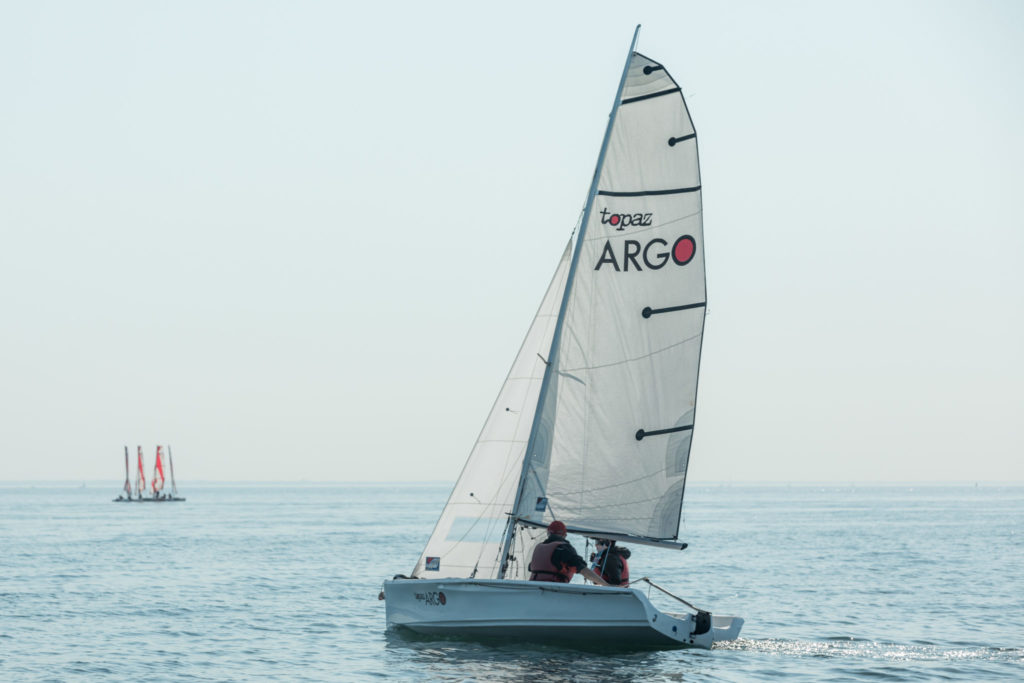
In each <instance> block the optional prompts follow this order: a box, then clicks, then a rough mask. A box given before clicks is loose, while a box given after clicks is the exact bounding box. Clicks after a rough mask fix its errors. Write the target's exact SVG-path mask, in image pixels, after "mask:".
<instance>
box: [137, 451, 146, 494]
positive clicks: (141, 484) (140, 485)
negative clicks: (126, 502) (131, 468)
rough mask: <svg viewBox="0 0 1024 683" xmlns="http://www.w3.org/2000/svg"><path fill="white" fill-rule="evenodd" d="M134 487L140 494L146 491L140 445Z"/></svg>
mask: <svg viewBox="0 0 1024 683" xmlns="http://www.w3.org/2000/svg"><path fill="white" fill-rule="evenodd" d="M135 489H136V493H138V494H139V495H140V496H141V495H142V494H143V493H145V492H146V470H145V467H144V466H143V464H142V446H139V469H138V474H137V475H136V477H135Z"/></svg>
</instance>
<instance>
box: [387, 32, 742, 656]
mask: <svg viewBox="0 0 1024 683" xmlns="http://www.w3.org/2000/svg"><path fill="white" fill-rule="evenodd" d="M639 31H640V27H639V26H637V28H636V31H635V32H634V34H633V42H632V44H631V45H630V49H629V52H628V54H627V58H626V64H625V67H624V68H623V72H622V76H621V78H620V80H619V85H618V89H617V91H616V95H615V100H614V104H613V107H612V110H611V114H610V116H609V121H608V127H607V130H606V131H605V135H604V139H603V142H602V144H601V150H600V153H599V155H598V161H597V168H596V170H595V172H594V176H593V180H592V183H591V187H590V190H589V192H588V194H587V197H586V203H585V205H584V209H583V212H582V214H581V218H580V222H579V223H578V225H577V231H578V235H577V236H576V240H575V243H573V241H572V237H570V241H569V244H568V245H567V246H566V248H565V251H564V252H563V254H562V258H561V259H560V261H559V263H558V266H557V268H556V269H555V274H554V276H553V277H552V279H551V282H550V284H549V286H548V289H547V292H546V293H545V295H544V298H543V300H542V302H541V305H540V308H539V310H538V311H537V314H536V316H535V317H534V320H533V323H532V324H531V326H530V328H529V331H528V332H527V334H526V339H525V341H524V342H523V345H522V347H521V348H520V350H519V353H518V355H517V356H516V359H515V361H514V362H513V364H512V368H511V370H510V371H509V374H508V377H507V378H506V380H505V383H504V385H503V386H502V388H501V391H500V392H499V393H498V398H497V400H496V401H495V403H494V406H493V407H492V409H491V412H490V414H489V415H488V417H487V421H486V422H485V424H484V427H483V429H482V431H481V433H480V436H479V437H478V439H477V441H476V444H475V445H474V447H473V450H472V452H471V453H470V456H469V459H468V461H467V462H466V465H465V467H464V469H463V471H462V473H461V475H460V476H459V479H458V481H457V482H456V484H455V488H454V489H453V490H452V493H451V495H450V497H449V499H448V502H447V504H446V505H445V507H444V510H443V511H442V513H441V517H440V519H439V520H438V522H437V525H436V526H435V528H434V531H433V533H432V534H431V536H430V539H429V540H428V541H427V545H426V547H425V548H424V550H423V553H422V555H421V556H420V558H419V560H418V561H417V563H416V566H415V568H414V569H413V571H412V573H411V576H408V577H407V576H403V575H399V576H396V577H394V578H393V579H390V580H386V581H385V582H384V585H383V590H382V591H381V596H380V597H381V598H382V599H384V600H385V601H386V608H385V609H386V619H387V623H388V625H389V626H390V627H401V628H407V629H410V630H412V631H414V632H418V633H423V634H438V635H458V636H470V637H500V638H516V639H531V640H540V641H545V642H548V641H553V640H557V641H580V642H585V643H587V644H593V643H614V644H618V645H629V646H639V647H654V648H661V647H701V648H710V647H711V646H712V644H713V643H714V642H717V641H723V640H731V639H735V638H736V637H738V635H739V631H740V628H741V627H742V625H743V620H742V619H740V618H738V617H728V616H718V615H713V614H711V613H710V612H708V611H707V610H703V609H699V608H696V607H695V606H693V605H692V604H691V603H689V602H688V601H685V600H682V599H681V598H677V600H678V603H677V604H678V605H679V607H678V610H679V611H677V612H669V611H662V610H660V609H658V608H656V607H655V606H654V604H653V603H652V602H651V601H650V599H649V597H648V595H646V594H645V593H644V591H642V590H640V589H638V588H637V586H641V587H642V586H643V583H642V581H646V582H648V583H649V584H650V585H651V586H654V587H656V588H659V589H661V588H660V586H657V585H656V584H652V583H650V580H649V579H648V578H647V577H644V579H643V580H642V581H634V582H633V583H632V584H631V587H605V586H598V585H588V584H574V583H552V582H539V581H529V580H527V579H528V578H529V576H530V573H529V569H528V565H529V560H530V558H531V555H532V552H533V549H534V548H535V547H536V546H537V545H538V544H539V543H541V542H543V541H544V536H545V531H544V530H545V528H546V527H547V526H548V524H549V523H551V522H552V521H555V520H559V521H562V522H564V524H565V525H566V526H567V528H568V532H569V534H576V535H578V536H582V537H584V538H590V539H598V538H600V539H610V540H615V541H627V542H629V543H631V544H633V545H636V544H639V545H647V546H655V547H660V548H666V549H677V550H679V549H683V548H685V547H686V543H683V542H680V541H679V538H678V536H679V523H680V514H681V510H682V501H683V492H684V488H685V484H686V472H687V466H688V464H689V458H690V445H691V440H692V436H693V427H694V413H695V404H696V397H697V376H698V369H699V365H700V353H701V344H702V339H703V330H704V311H705V307H706V299H705V278H704V248H703V225H702V214H701V181H700V169H699V164H698V159H697V135H696V132H695V130H694V127H693V123H692V121H691V119H690V115H689V111H688V109H687V106H686V102H685V100H684V98H683V95H682V92H681V90H680V87H679V85H678V84H677V83H676V82H675V80H673V78H672V77H671V76H670V75H669V73H668V71H667V70H666V69H665V67H664V66H663V65H662V64H660V63H658V62H656V61H654V60H653V59H650V58H649V57H646V56H644V55H642V54H640V53H638V52H636V51H635V48H636V41H637V37H638V35H639ZM647 590H648V592H649V591H650V588H648V589H647ZM661 590H663V591H664V589H661ZM664 592H666V593H668V591H664ZM669 595H671V593H669ZM672 597H675V596H672Z"/></svg>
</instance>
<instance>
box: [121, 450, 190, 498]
mask: <svg viewBox="0 0 1024 683" xmlns="http://www.w3.org/2000/svg"><path fill="white" fill-rule="evenodd" d="M167 464H168V466H169V467H170V474H171V490H170V491H169V492H166V493H165V492H164V483H165V479H164V454H163V446H157V447H156V462H155V463H154V464H153V477H152V479H151V480H150V488H149V491H148V492H147V491H146V472H145V466H144V465H143V458H142V446H139V447H138V465H137V469H136V470H135V485H134V486H132V483H131V474H130V472H129V468H128V447H127V446H125V447H124V487H123V490H124V493H122V494H121V495H119V496H118V497H117V498H115V499H114V502H115V503H180V502H184V500H185V499H184V498H182V497H179V496H178V486H177V484H176V483H175V481H174V458H172V457H171V447H170V446H168V447H167Z"/></svg>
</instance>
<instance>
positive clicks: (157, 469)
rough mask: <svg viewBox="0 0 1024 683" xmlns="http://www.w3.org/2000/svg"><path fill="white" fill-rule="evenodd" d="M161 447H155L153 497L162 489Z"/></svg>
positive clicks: (162, 458) (162, 461) (162, 466)
mask: <svg viewBox="0 0 1024 683" xmlns="http://www.w3.org/2000/svg"><path fill="white" fill-rule="evenodd" d="M162 449H163V447H162V446H157V447H156V462H155V463H154V464H153V484H152V485H153V495H154V496H155V495H156V494H158V493H159V492H160V491H163V489H164V457H163V452H162Z"/></svg>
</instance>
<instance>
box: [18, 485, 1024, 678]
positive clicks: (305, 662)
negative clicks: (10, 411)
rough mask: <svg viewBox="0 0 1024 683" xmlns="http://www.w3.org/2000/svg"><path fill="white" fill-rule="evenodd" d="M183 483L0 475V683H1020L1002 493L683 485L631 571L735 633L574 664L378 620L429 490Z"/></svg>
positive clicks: (1014, 586) (566, 657)
mask: <svg viewBox="0 0 1024 683" xmlns="http://www.w3.org/2000/svg"><path fill="white" fill-rule="evenodd" d="M182 488H183V491H182V493H183V494H184V495H186V496H187V497H188V501H187V502H186V503H176V504H160V505H153V504H148V505H137V504H134V505H123V504H117V505H115V504H113V503H111V502H110V501H111V498H112V497H114V496H115V495H116V493H117V484H116V483H113V484H111V485H110V486H108V487H101V486H98V485H91V486H88V487H85V488H73V487H70V486H65V487H53V486H51V487H44V486H37V487H34V488H33V487H30V486H27V485H11V484H8V485H0V680H4V681H22V680H29V681H33V680H40V681H42V680H47V681H48V680H61V681H66V680H87V681H94V680H146V681H159V680H194V681H224V680H243V679H244V680H280V681H305V680H310V681H322V680H351V679H354V680H366V679H374V678H393V679H399V680H453V681H472V680H481V681H483V680H487V681H491V680H512V681H531V680H578V681H590V680H605V679H607V680H614V681H623V680H672V681H678V680H687V681H694V680H737V681H747V680H787V681H789V680H800V679H803V680H825V679H828V680H939V679H958V680H993V679H1011V680H1020V679H1022V678H1024V543H1022V542H1024V488H1022V487H1000V486H996V485H981V486H977V487H975V486H970V487H946V486H885V487H868V486H852V487H851V486H793V487H787V486H752V487H747V486H691V487H690V488H689V489H688V491H687V499H686V505H685V516H684V520H683V530H682V538H683V539H684V540H687V541H689V542H690V543H691V547H690V548H689V549H688V550H685V551H682V552H675V551H668V550H657V549H650V548H639V547H638V548H634V549H633V550H634V557H633V560H632V561H631V567H632V572H633V573H634V574H635V575H638V576H639V575H649V576H651V577H652V578H653V579H654V580H655V581H657V582H658V583H660V584H661V585H664V586H665V587H667V588H669V589H670V590H672V591H673V592H676V593H677V594H680V595H682V596H684V597H686V598H688V599H689V600H690V601H691V602H693V603H695V604H697V605H698V606H701V607H704V608H707V609H710V610H712V611H713V612H717V613H720V614H734V615H740V616H743V617H744V618H745V619H746V625H745V627H744V630H743V633H742V635H743V638H742V639H741V640H738V641H736V642H734V643H730V644H727V645H726V646H724V647H719V648H716V649H714V650H711V651H685V650H676V651H668V652H606V651H605V652H582V653H581V652H578V651H574V650H568V649H562V648H559V647H554V646H543V645H528V644H521V643H514V642H509V643H502V644H490V645H482V644H478V643H474V642H469V641H460V640H432V639H424V638H415V637H408V636H403V635H401V634H399V633H390V632H387V631H386V630H385V627H384V605H383V603H381V602H379V601H378V600H377V593H378V591H379V589H380V584H381V581H382V579H383V578H385V577H387V576H390V575H392V574H396V573H405V572H408V571H409V570H410V569H411V568H412V565H413V563H414V562H415V560H416V558H417V556H418V554H419V552H420V549H421V547H422V545H423V543H424V542H425V541H426V538H427V535H428V534H429V533H430V530H431V528H432V526H433V523H434V521H435V519H436V517H437V515H438V513H439V511H440V509H441V506H442V505H443V504H444V501H445V499H446V497H447V494H448V486H447V485H403V484H389V485H338V486H290V485H267V486H228V485H217V486H214V485H207V486H187V485H186V486H183V487H182ZM577 547H578V548H579V544H577ZM653 597H654V596H652V599H653Z"/></svg>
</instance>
